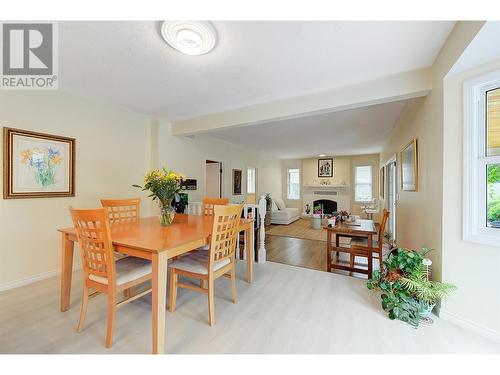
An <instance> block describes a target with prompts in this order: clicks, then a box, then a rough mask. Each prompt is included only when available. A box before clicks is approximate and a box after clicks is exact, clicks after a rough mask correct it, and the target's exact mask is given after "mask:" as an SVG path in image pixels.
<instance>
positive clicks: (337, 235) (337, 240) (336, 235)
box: [335, 233, 340, 263]
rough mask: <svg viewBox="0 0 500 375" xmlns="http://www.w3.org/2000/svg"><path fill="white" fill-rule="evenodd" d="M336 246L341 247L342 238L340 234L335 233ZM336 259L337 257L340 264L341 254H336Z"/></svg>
mask: <svg viewBox="0 0 500 375" xmlns="http://www.w3.org/2000/svg"><path fill="white" fill-rule="evenodd" d="M335 246H336V247H340V236H339V234H338V233H335ZM335 255H336V257H337V263H338V262H339V257H340V252H339V251H337V252H336V254H335Z"/></svg>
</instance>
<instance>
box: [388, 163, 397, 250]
mask: <svg viewBox="0 0 500 375" xmlns="http://www.w3.org/2000/svg"><path fill="white" fill-rule="evenodd" d="M386 170H387V209H388V210H389V218H388V220H387V231H388V232H389V233H390V234H391V239H392V241H396V222H397V220H396V208H397V200H398V168H397V166H396V160H395V158H394V159H393V160H391V161H390V162H389V163H388V164H387V166H386Z"/></svg>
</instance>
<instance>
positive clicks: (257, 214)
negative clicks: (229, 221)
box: [184, 196, 266, 263]
mask: <svg viewBox="0 0 500 375" xmlns="http://www.w3.org/2000/svg"><path fill="white" fill-rule="evenodd" d="M184 213H185V214H189V215H201V202H189V203H188V205H187V206H186V208H185V209H184ZM243 217H244V218H246V219H247V218H252V219H254V220H255V222H256V226H254V228H256V227H259V228H260V230H259V232H260V233H259V235H260V236H259V250H258V252H257V262H258V263H265V261H266V247H265V239H266V232H265V226H264V219H265V217H266V199H265V197H264V196H261V197H260V199H259V204H248V203H246V204H244V205H243ZM244 235H245V236H246V234H244ZM246 240H247V239H246V237H245V244H246V243H247V242H246ZM236 246H237V247H236V253H237V254H239V253H240V252H239V250H240V244H239V241H238V242H237V245H236ZM250 246H251V249H252V252H251V253H252V254H253V253H254V249H255V236H252V243H251V244H250ZM243 259H246V251H244V252H243Z"/></svg>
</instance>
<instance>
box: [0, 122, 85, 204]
mask: <svg viewBox="0 0 500 375" xmlns="http://www.w3.org/2000/svg"><path fill="white" fill-rule="evenodd" d="M74 195H75V140H74V139H73V138H67V137H60V136H56V135H50V134H42V133H35V132H31V131H27V130H21V129H13V128H3V197H4V199H11V198H48V197H72V196H74Z"/></svg>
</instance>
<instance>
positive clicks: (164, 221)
mask: <svg viewBox="0 0 500 375" xmlns="http://www.w3.org/2000/svg"><path fill="white" fill-rule="evenodd" d="M174 217H175V209H174V208H173V207H172V206H171V205H170V204H165V205H162V206H160V224H161V225H170V224H172V223H173V221H174Z"/></svg>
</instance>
